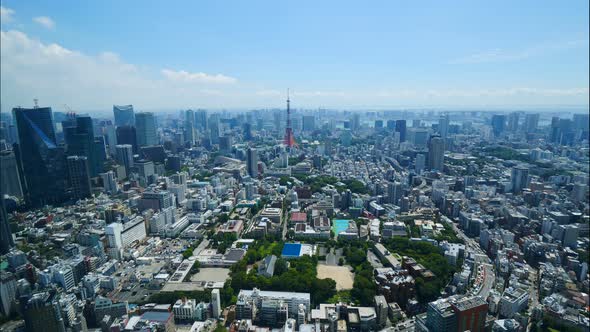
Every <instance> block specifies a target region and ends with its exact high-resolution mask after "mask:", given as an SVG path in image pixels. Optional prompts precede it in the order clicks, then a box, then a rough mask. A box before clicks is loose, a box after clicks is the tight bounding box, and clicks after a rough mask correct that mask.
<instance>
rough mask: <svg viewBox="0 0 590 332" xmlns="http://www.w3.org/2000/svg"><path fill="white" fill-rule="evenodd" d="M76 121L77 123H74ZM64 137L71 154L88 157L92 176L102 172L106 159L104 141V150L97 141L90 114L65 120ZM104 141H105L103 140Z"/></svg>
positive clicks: (68, 152)
mask: <svg viewBox="0 0 590 332" xmlns="http://www.w3.org/2000/svg"><path fill="white" fill-rule="evenodd" d="M73 123H75V125H73ZM62 125H63V126H64V128H63V130H64V139H65V141H66V147H67V149H66V151H67V154H68V155H69V156H84V157H86V158H87V159H88V169H89V171H90V176H91V177H94V176H97V175H98V173H100V172H102V166H103V165H102V164H103V162H104V159H105V151H104V143H103V147H102V149H103V150H102V152H101V150H100V146H99V145H97V144H96V143H95V137H94V126H93V123H92V118H91V117H89V116H79V117H77V118H76V119H75V121H67V122H66V121H64V122H62ZM101 138H102V137H101ZM103 142H104V141H103Z"/></svg>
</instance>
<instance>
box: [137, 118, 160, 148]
mask: <svg viewBox="0 0 590 332" xmlns="http://www.w3.org/2000/svg"><path fill="white" fill-rule="evenodd" d="M135 130H136V134H137V146H138V147H142V146H150V145H157V144H158V136H157V131H156V118H155V116H154V113H150V112H140V113H137V114H136V115H135Z"/></svg>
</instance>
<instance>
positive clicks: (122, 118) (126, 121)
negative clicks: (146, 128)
mask: <svg viewBox="0 0 590 332" xmlns="http://www.w3.org/2000/svg"><path fill="white" fill-rule="evenodd" d="M113 113H114V115H115V125H116V126H117V127H121V126H133V125H135V115H134V113H133V105H113Z"/></svg>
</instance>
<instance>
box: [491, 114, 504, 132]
mask: <svg viewBox="0 0 590 332" xmlns="http://www.w3.org/2000/svg"><path fill="white" fill-rule="evenodd" d="M505 128H506V115H503V114H494V115H492V130H493V132H494V136H496V137H498V136H500V135H501V134H502V133H503V132H504V129H505Z"/></svg>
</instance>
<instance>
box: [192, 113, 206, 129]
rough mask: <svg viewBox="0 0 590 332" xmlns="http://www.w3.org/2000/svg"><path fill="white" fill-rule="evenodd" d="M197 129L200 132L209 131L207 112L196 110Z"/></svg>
mask: <svg viewBox="0 0 590 332" xmlns="http://www.w3.org/2000/svg"><path fill="white" fill-rule="evenodd" d="M195 128H197V129H198V130H200V131H205V130H207V111H205V110H196V111H195Z"/></svg>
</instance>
